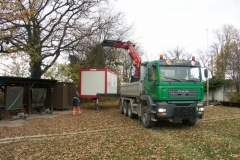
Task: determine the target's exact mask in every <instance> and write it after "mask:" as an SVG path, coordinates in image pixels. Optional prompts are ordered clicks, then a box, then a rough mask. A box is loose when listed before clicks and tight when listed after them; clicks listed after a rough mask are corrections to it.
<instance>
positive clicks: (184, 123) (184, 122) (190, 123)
mask: <svg viewBox="0 0 240 160" xmlns="http://www.w3.org/2000/svg"><path fill="white" fill-rule="evenodd" d="M195 123H196V121H195V122H190V121H189V120H182V124H183V125H185V126H193V125H194V124H195Z"/></svg>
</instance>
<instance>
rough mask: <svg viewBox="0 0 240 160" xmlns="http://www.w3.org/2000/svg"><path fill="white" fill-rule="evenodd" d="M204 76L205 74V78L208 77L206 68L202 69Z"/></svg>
mask: <svg viewBox="0 0 240 160" xmlns="http://www.w3.org/2000/svg"><path fill="white" fill-rule="evenodd" d="M204 76H205V78H208V70H207V69H204Z"/></svg>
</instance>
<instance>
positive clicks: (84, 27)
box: [0, 0, 105, 78]
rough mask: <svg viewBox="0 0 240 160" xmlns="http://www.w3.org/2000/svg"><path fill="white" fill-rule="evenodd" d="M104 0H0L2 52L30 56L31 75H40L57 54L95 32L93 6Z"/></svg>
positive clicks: (71, 47) (95, 20)
mask: <svg viewBox="0 0 240 160" xmlns="http://www.w3.org/2000/svg"><path fill="white" fill-rule="evenodd" d="M104 2H105V0H90V1H85V0H71V1H69V0H66V1H61V0H29V1H22V0H14V1H8V0H2V1H0V30H1V32H0V42H1V43H0V45H1V52H2V53H24V54H27V56H28V57H29V59H30V61H29V65H30V73H31V75H30V76H31V77H32V78H40V77H41V76H42V74H44V73H45V72H46V71H47V70H48V69H49V68H50V67H51V66H52V65H53V64H54V63H55V62H56V60H57V59H58V57H59V56H60V55H61V54H62V53H64V52H67V51H69V50H73V49H74V48H75V46H77V45H78V44H79V43H81V40H83V39H84V38H85V37H88V36H90V35H92V34H93V33H94V32H95V28H96V27H95V26H96V25H98V19H96V16H95V15H96V14H95V12H96V8H97V6H98V5H101V4H103V3H104Z"/></svg>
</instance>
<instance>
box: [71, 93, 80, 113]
mask: <svg viewBox="0 0 240 160" xmlns="http://www.w3.org/2000/svg"><path fill="white" fill-rule="evenodd" d="M72 104H73V115H74V116H75V115H76V110H78V114H79V115H81V110H80V97H79V94H78V92H75V94H74V96H73V97H72Z"/></svg>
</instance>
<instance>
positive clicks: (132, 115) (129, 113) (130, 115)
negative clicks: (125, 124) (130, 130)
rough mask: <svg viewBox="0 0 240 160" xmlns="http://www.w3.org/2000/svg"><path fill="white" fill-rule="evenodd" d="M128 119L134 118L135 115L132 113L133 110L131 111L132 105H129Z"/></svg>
mask: <svg viewBox="0 0 240 160" xmlns="http://www.w3.org/2000/svg"><path fill="white" fill-rule="evenodd" d="M127 108H128V117H129V118H134V114H133V113H132V109H131V103H128V107H127Z"/></svg>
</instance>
